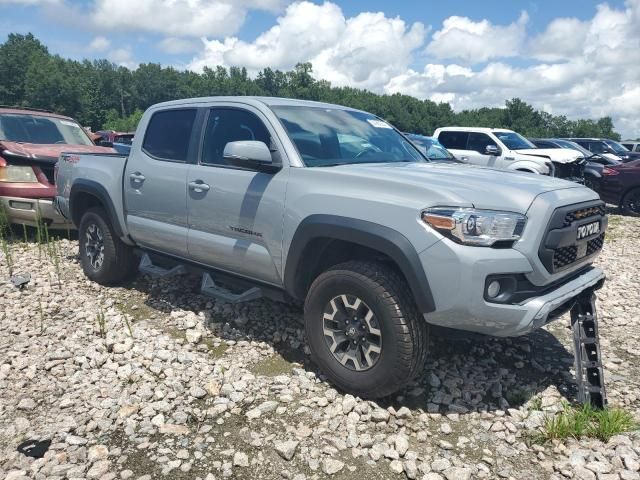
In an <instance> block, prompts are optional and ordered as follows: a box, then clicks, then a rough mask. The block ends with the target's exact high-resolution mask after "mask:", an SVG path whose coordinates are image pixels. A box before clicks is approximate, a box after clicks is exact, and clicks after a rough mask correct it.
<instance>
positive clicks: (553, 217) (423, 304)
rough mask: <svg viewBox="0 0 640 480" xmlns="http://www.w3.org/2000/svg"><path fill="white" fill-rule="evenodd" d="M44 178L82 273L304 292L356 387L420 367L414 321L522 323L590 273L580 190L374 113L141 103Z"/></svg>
mask: <svg viewBox="0 0 640 480" xmlns="http://www.w3.org/2000/svg"><path fill="white" fill-rule="evenodd" d="M57 189H58V192H57V193H58V196H57V198H56V206H57V208H58V209H59V211H60V212H61V213H62V214H63V215H64V216H65V217H66V218H68V219H70V220H72V221H73V223H74V224H75V225H76V226H78V228H79V240H80V241H79V244H80V259H81V263H82V267H83V269H84V272H85V274H86V275H87V276H88V277H89V278H90V279H92V280H94V281H96V282H98V283H101V284H114V283H116V282H119V281H121V280H124V279H125V278H126V277H127V276H129V275H130V274H131V273H132V272H133V271H134V270H135V269H136V268H140V269H141V270H143V271H146V272H149V273H157V274H160V275H163V274H170V273H176V272H181V271H185V270H188V269H194V270H197V271H200V272H202V274H203V282H202V291H203V293H205V294H209V295H212V296H214V297H216V298H218V299H220V300H222V301H229V302H240V301H247V300H252V299H255V298H258V297H259V296H267V297H270V298H275V299H278V300H291V301H294V302H295V301H298V302H303V303H304V321H305V329H306V336H307V341H308V344H309V347H310V350H311V353H312V357H313V359H314V361H315V362H316V363H317V364H318V365H319V366H320V368H321V369H322V370H323V371H324V373H325V374H326V375H327V376H328V377H329V379H330V380H331V381H333V382H334V383H335V384H336V385H337V386H339V387H340V388H342V389H344V390H347V391H350V392H352V393H354V394H357V395H360V396H362V397H369V398H372V397H381V396H385V395H389V394H391V393H393V392H395V391H397V390H398V389H400V388H401V387H403V386H404V385H406V384H407V382H409V381H410V380H412V379H413V378H414V377H415V376H416V375H417V374H418V373H419V372H420V371H421V369H422V368H423V365H424V363H425V357H426V354H427V332H428V329H427V324H428V323H429V324H435V325H440V326H445V327H451V328H455V329H461V330H468V331H474V332H480V333H484V334H490V335H495V336H516V335H523V334H526V333H528V332H530V331H532V330H534V329H536V328H539V327H541V326H543V325H545V324H546V323H548V322H550V321H551V320H553V319H555V318H557V317H558V316H560V315H561V314H563V313H565V312H567V311H568V310H569V309H571V308H572V306H573V305H574V304H575V302H576V299H577V298H578V297H579V296H580V295H583V294H584V292H592V291H593V290H595V289H597V288H599V286H600V285H601V284H602V282H603V281H604V274H603V272H602V271H601V270H600V269H598V268H596V267H594V266H592V265H591V263H592V261H593V260H594V257H595V256H596V255H597V254H598V253H599V251H600V250H601V248H602V245H603V241H604V234H605V229H606V227H607V217H606V215H605V206H604V204H603V202H602V201H600V199H599V198H598V195H597V194H596V193H594V192H593V191H592V190H590V189H588V188H585V187H583V186H581V185H579V184H576V183H572V182H568V181H564V180H559V179H556V178H547V177H543V176H538V175H529V174H523V173H518V172H509V171H504V170H493V169H489V168H482V167H476V166H468V165H464V166H460V165H455V164H451V165H447V164H442V163H437V164H436V163H431V162H429V161H428V159H426V158H425V157H424V156H423V155H422V154H421V153H420V151H418V149H417V148H415V147H414V146H413V144H412V143H411V142H410V141H408V140H407V138H406V137H405V136H403V135H402V134H401V133H400V132H399V131H398V130H396V129H395V128H394V127H392V126H391V125H389V124H388V123H386V122H385V121H383V120H381V119H380V118H378V117H376V116H374V115H371V114H369V113H366V112H362V111H358V110H354V109H350V108H346V107H342V106H337V105H330V104H323V103H316V102H308V101H297V100H290V99H280V98H255V97H212V98H198V99H188V100H179V101H173V102H167V103H162V104H159V105H155V106H153V107H151V108H149V109H148V110H147V111H146V113H145V114H144V116H143V118H142V120H141V122H140V124H139V126H138V130H137V132H136V135H135V139H134V141H133V146H132V150H131V153H130V154H129V155H128V156H119V155H109V154H101V155H91V154H82V153H78V154H75V153H65V154H63V155H61V157H60V161H59V162H58V171H57ZM137 256H141V257H142V259H141V260H140V261H139V260H137ZM221 284H223V285H225V286H226V288H224V289H223V288H222V287H221V286H220V285H221Z"/></svg>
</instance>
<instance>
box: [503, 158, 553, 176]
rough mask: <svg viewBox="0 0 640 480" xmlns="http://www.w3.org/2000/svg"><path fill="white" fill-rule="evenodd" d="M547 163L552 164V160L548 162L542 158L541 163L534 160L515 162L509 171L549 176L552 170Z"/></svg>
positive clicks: (511, 164)
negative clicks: (522, 171) (523, 171)
mask: <svg viewBox="0 0 640 480" xmlns="http://www.w3.org/2000/svg"><path fill="white" fill-rule="evenodd" d="M546 162H551V160H546V159H544V158H542V157H540V160H539V161H537V162H536V161H534V160H515V161H514V162H513V163H510V164H509V166H508V167H507V169H509V170H525V171H527V172H531V173H537V174H539V175H549V173H550V169H549V167H548V166H547V165H546Z"/></svg>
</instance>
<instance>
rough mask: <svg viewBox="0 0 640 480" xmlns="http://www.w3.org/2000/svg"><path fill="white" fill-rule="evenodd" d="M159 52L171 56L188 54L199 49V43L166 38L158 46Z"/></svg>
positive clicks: (184, 39)
mask: <svg viewBox="0 0 640 480" xmlns="http://www.w3.org/2000/svg"><path fill="white" fill-rule="evenodd" d="M159 47H160V50H162V51H163V52H166V53H170V54H171V55H178V54H181V53H190V52H193V51H195V50H198V49H199V48H200V43H199V42H197V41H194V40H191V39H188V38H178V37H167V38H164V39H163V40H162V41H161V42H160V44H159Z"/></svg>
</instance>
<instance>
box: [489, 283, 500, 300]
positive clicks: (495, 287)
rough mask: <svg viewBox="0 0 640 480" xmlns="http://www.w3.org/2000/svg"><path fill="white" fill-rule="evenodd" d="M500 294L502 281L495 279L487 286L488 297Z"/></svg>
mask: <svg viewBox="0 0 640 480" xmlns="http://www.w3.org/2000/svg"><path fill="white" fill-rule="evenodd" d="M499 294H500V282H499V281H498V280H494V281H493V282H491V283H490V284H489V286H488V287H487V297H489V298H496V297H497V296H498V295H499Z"/></svg>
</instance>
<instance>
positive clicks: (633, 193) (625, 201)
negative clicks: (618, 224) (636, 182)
mask: <svg viewBox="0 0 640 480" xmlns="http://www.w3.org/2000/svg"><path fill="white" fill-rule="evenodd" d="M620 210H622V213H623V214H624V215H630V216H632V217H640V188H634V189H633V190H629V191H628V192H627V193H626V194H625V195H624V197H623V198H622V202H620Z"/></svg>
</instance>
